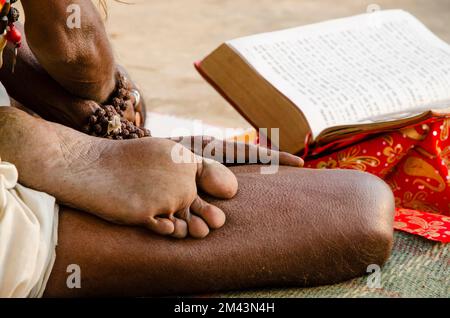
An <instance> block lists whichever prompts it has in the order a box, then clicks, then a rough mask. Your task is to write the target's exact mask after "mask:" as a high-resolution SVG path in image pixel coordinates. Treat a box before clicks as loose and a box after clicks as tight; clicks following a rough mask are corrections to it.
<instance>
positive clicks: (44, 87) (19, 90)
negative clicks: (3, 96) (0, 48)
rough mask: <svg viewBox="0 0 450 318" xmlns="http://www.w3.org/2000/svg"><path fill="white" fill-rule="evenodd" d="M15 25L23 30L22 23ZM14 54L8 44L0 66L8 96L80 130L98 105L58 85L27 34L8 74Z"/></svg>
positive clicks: (55, 120) (35, 110)
mask: <svg viewBox="0 0 450 318" xmlns="http://www.w3.org/2000/svg"><path fill="white" fill-rule="evenodd" d="M16 26H17V28H18V29H20V30H21V31H22V30H23V26H22V25H20V24H16ZM13 55H14V47H13V46H12V45H8V46H7V47H6V48H5V51H4V53H3V58H4V66H3V68H1V69H0V81H1V82H2V84H3V85H4V86H5V87H6V89H7V91H8V93H9V95H10V96H11V97H12V98H14V99H15V100H17V101H19V102H20V103H21V104H23V105H25V106H26V107H27V108H29V109H31V110H32V111H34V112H35V113H37V114H38V115H39V116H41V117H43V118H44V119H47V120H50V121H54V122H57V123H60V124H63V125H66V126H69V127H72V128H75V129H78V130H79V129H81V128H82V126H83V125H84V124H86V119H87V118H88V117H89V116H90V115H91V114H92V113H93V112H94V111H95V109H96V108H97V107H98V106H97V104H96V103H95V102H93V101H92V102H88V101H86V100H84V99H81V98H79V97H77V96H75V95H73V94H71V93H70V92H68V91H67V90H65V89H64V88H63V87H62V86H61V85H60V84H58V83H57V82H56V81H55V80H54V79H53V78H52V77H51V76H50V75H49V74H48V73H47V72H46V71H45V70H44V69H43V68H42V66H41V65H40V64H39V62H38V61H37V59H36V57H35V56H34V54H33V53H32V52H31V50H30V48H29V46H28V43H27V38H26V36H24V37H23V41H22V47H21V49H20V50H19V51H18V56H17V62H16V67H15V71H14V73H11V69H12V63H13Z"/></svg>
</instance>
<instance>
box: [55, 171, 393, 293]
mask: <svg viewBox="0 0 450 318" xmlns="http://www.w3.org/2000/svg"><path fill="white" fill-rule="evenodd" d="M233 171H234V172H235V173H236V175H237V177H238V180H239V184H240V189H239V193H238V195H237V196H236V197H235V198H234V199H233V200H230V201H217V200H209V201H210V202H212V203H214V204H215V205H217V206H218V207H220V208H221V209H222V210H223V211H224V212H225V213H226V214H227V219H228V222H227V224H226V226H225V227H224V228H222V229H221V230H218V231H214V232H212V233H211V234H210V236H209V237H208V238H207V239H205V240H194V239H188V240H182V241H179V240H172V239H168V238H164V237H159V236H156V235H153V234H151V233H148V231H145V230H141V229H138V228H132V227H121V226H116V225H112V224H109V223H106V222H104V221H102V220H100V219H97V218H95V217H92V216H90V215H88V214H86V213H79V212H76V211H73V210H69V209H65V208H63V209H62V213H61V216H60V226H59V245H58V247H57V260H56V264H55V267H54V269H53V272H52V275H51V278H50V281H49V283H48V285H47V290H46V296H50V297H72V296H154V295H180V294H199V293H207V292H216V291H225V290H237V289H247V288H261V287H273V286H275V287H276V286H279V287H287V286H314V285H318V284H330V283H335V282H340V281H343V280H347V279H350V278H353V277H356V276H360V275H363V274H364V273H365V272H366V269H367V267H368V266H369V265H371V264H378V265H382V264H383V263H384V262H385V261H386V260H387V258H388V256H389V253H390V251H391V247H392V241H393V230H392V223H393V214H394V202H393V198H392V194H391V191H390V190H389V188H388V187H387V186H386V185H385V184H384V183H383V182H382V181H381V180H379V179H378V178H376V177H373V176H371V175H368V174H364V173H360V172H354V171H312V170H307V169H295V168H281V170H280V173H279V174H276V175H260V174H259V167H257V166H247V167H236V168H233ZM70 264H78V265H79V266H80V267H81V280H82V282H81V284H82V288H81V289H73V290H70V289H68V288H67V287H66V279H67V277H68V276H67V275H68V274H67V273H66V269H67V266H68V265H70Z"/></svg>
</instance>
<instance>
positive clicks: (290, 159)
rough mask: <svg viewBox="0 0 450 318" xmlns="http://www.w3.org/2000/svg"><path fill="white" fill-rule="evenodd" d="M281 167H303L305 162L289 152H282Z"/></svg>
mask: <svg viewBox="0 0 450 318" xmlns="http://www.w3.org/2000/svg"><path fill="white" fill-rule="evenodd" d="M279 158H280V165H282V166H291V167H303V166H304V164H305V162H304V161H303V159H302V158H300V157H298V156H295V155H292V154H290V153H287V152H280V156H279Z"/></svg>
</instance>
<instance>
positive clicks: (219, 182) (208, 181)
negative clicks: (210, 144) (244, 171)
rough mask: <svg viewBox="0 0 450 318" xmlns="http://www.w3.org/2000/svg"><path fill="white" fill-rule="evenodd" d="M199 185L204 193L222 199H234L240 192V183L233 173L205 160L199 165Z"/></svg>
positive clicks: (218, 164)
mask: <svg viewBox="0 0 450 318" xmlns="http://www.w3.org/2000/svg"><path fill="white" fill-rule="evenodd" d="M197 184H198V186H199V188H200V189H201V190H203V191H204V192H206V193H208V194H210V195H212V196H214V197H216V198H221V199H231V198H233V197H234V196H235V195H236V193H237V190H238V181H237V179H236V176H235V175H234V174H233V172H231V170H230V169H228V168H227V167H225V166H224V165H222V164H220V163H218V162H217V161H214V160H209V159H203V160H201V162H200V163H199V167H198V171H197Z"/></svg>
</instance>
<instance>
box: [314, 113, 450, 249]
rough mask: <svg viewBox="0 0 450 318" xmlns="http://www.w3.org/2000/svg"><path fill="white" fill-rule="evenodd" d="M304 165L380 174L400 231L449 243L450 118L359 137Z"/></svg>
mask: <svg viewBox="0 0 450 318" xmlns="http://www.w3.org/2000/svg"><path fill="white" fill-rule="evenodd" d="M305 166H306V167H307V168H316V169H356V170H361V171H366V172H369V173H372V174H374V175H377V176H379V177H380V178H382V179H384V180H385V181H386V182H387V183H388V184H389V185H390V187H391V188H392V191H393V193H394V196H395V202H396V206H397V213H396V217H395V228H396V229H397V230H401V231H405V232H408V233H412V234H416V235H421V236H423V237H425V238H427V239H430V240H435V241H439V242H445V243H448V242H450V174H449V169H450V119H435V120H432V121H429V122H427V123H426V124H421V125H418V126H416V127H412V128H405V129H402V130H399V131H396V132H391V133H388V134H386V135H382V136H377V137H374V138H371V139H368V140H365V141H361V142H358V143H356V144H354V145H351V146H347V147H345V148H343V149H342V150H339V151H336V152H333V153H332V154H328V155H326V156H322V157H319V158H317V156H316V157H315V158H313V159H307V160H306V165H305Z"/></svg>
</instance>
